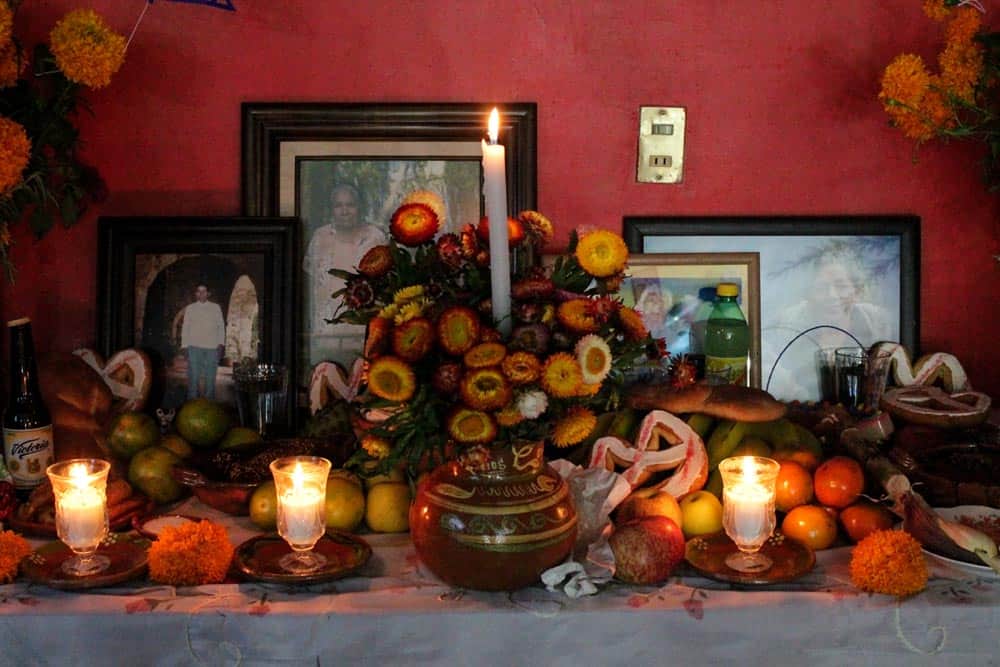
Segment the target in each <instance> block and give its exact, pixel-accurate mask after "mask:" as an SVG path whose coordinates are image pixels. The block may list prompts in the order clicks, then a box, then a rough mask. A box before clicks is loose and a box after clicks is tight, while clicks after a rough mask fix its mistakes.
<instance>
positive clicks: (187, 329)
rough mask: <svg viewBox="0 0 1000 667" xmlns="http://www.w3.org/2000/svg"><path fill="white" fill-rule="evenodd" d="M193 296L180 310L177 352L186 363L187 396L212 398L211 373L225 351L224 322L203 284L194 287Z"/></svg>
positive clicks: (213, 388)
mask: <svg viewBox="0 0 1000 667" xmlns="http://www.w3.org/2000/svg"><path fill="white" fill-rule="evenodd" d="M194 296H195V299H196V301H195V302H194V303H192V304H189V305H188V306H187V307H185V308H184V323H183V324H182V325H181V351H182V352H183V353H184V355H185V356H186V357H187V362H188V363H187V376H188V386H187V397H188V399H192V398H197V397H199V396H204V397H205V398H209V399H214V398H215V374H216V371H217V369H218V367H219V361H221V360H222V355H223V353H224V351H225V349H226V322H225V320H224V319H223V317H222V308H220V307H219V304H217V303H215V302H214V301H209V300H208V297H209V291H208V286H207V285H205V284H203V283H200V284H198V286H197V287H196V288H195V292H194ZM200 384H203V387H201V386H199V385H200Z"/></svg>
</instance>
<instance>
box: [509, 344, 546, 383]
mask: <svg viewBox="0 0 1000 667" xmlns="http://www.w3.org/2000/svg"><path fill="white" fill-rule="evenodd" d="M500 369H501V370H502V371H503V374H504V375H505V376H507V379H508V380H510V381H511V383H512V384H515V385H522V384H529V383H531V382H534V381H535V380H537V379H538V376H539V374H540V373H541V371H542V362H540V361H539V360H538V357H536V356H535V355H533V354H532V353H531V352H512V353H511V354H509V355H507V356H506V357H504V360H503V361H502V362H500Z"/></svg>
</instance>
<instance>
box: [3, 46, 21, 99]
mask: <svg viewBox="0 0 1000 667" xmlns="http://www.w3.org/2000/svg"><path fill="white" fill-rule="evenodd" d="M24 63H25V58H24V54H23V53H22V52H21V51H20V50H19V49H18V48H17V45H16V44H14V42H13V41H9V42H7V43H6V44H5V45H4V46H3V47H2V48H0V88H9V87H10V86H13V85H14V84H15V83H17V77H19V76H20V75H21V70H22V69H24Z"/></svg>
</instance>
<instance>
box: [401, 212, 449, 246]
mask: <svg viewBox="0 0 1000 667" xmlns="http://www.w3.org/2000/svg"><path fill="white" fill-rule="evenodd" d="M440 224H441V223H440V221H439V220H438V217H437V214H436V213H434V209H432V208H431V207H430V206H428V205H426V204H416V203H414V204H403V205H402V206H400V207H399V208H397V209H396V212H395V213H393V214H392V220H390V221H389V233H390V234H392V238H394V239H396V241H397V242H399V243H402V244H403V245H406V246H411V247H415V246H418V245H420V244H421V243H426V242H427V241H430V240H431V239H432V238H434V235H435V234H437V231H438V228H439V227H440Z"/></svg>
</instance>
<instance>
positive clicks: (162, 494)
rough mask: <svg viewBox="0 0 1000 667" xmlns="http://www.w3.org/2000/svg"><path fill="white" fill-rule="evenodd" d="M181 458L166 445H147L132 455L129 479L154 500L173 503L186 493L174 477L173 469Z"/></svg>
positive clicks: (161, 502) (160, 502)
mask: <svg viewBox="0 0 1000 667" xmlns="http://www.w3.org/2000/svg"><path fill="white" fill-rule="evenodd" d="M180 462H181V460H180V458H179V457H178V456H177V455H176V454H174V453H173V452H172V451H170V450H169V449H166V448H165V447H147V448H146V449H143V450H141V451H139V452H138V453H137V454H136V455H135V456H133V457H132V461H131V463H129V466H128V481H129V483H131V484H132V486H134V487H135V488H137V489H139V490H140V491H142V492H143V493H145V494H146V495H147V496H149V497H150V498H152V499H153V501H154V502H156V503H159V504H161V505H162V504H163V503H171V502H173V501H175V500H177V499H178V498H180V497H181V495H182V494H183V493H184V487H183V486H181V485H180V484H179V483H178V482H177V481H176V480H175V479H174V477H173V474H172V470H173V468H174V466H175V465H177V464H178V463H180Z"/></svg>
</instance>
